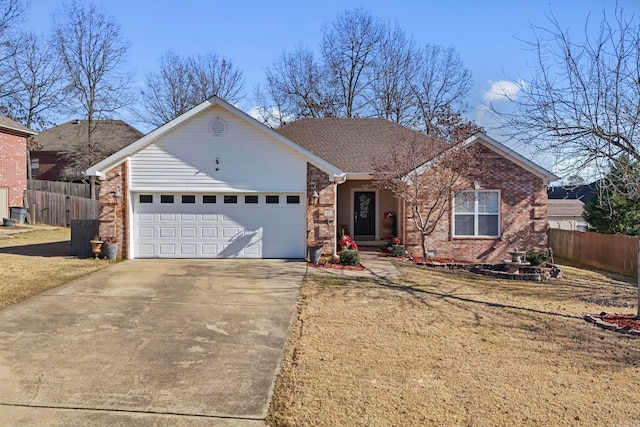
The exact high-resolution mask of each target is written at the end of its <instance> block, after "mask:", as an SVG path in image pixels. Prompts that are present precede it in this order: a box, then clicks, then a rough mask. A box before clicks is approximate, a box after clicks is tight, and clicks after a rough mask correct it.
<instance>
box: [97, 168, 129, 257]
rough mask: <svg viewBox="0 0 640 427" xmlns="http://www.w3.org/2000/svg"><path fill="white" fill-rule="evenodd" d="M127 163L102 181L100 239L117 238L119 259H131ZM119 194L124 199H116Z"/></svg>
mask: <svg viewBox="0 0 640 427" xmlns="http://www.w3.org/2000/svg"><path fill="white" fill-rule="evenodd" d="M127 169H128V168H127V162H124V163H123V164H121V165H119V166H116V167H114V168H113V169H111V170H109V171H108V172H107V173H106V177H105V179H104V180H102V181H100V195H99V198H98V200H99V202H100V214H99V217H98V218H99V221H100V237H102V238H104V237H114V236H115V237H116V241H117V242H118V258H124V259H128V258H129V248H128V246H129V242H128V238H127V236H128V233H127V231H128V230H129V211H128V209H127V206H128V205H129V200H128V197H129V187H128V180H127ZM116 192H119V193H120V194H122V197H120V198H116V197H115V194H116Z"/></svg>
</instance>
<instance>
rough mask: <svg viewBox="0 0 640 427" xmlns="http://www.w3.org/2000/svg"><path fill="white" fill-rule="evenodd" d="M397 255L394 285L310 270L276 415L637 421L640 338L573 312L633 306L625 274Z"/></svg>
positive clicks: (486, 422)
mask: <svg viewBox="0 0 640 427" xmlns="http://www.w3.org/2000/svg"><path fill="white" fill-rule="evenodd" d="M398 265H399V269H400V270H401V272H402V280H399V281H398V283H395V284H390V283H387V284H377V283H374V282H372V281H368V280H362V279H361V280H348V279H340V278H319V277H307V279H306V281H305V283H304V286H303V288H302V292H301V296H300V303H299V313H298V318H297V320H296V321H295V323H294V325H293V327H292V330H291V333H290V337H289V345H288V348H287V351H286V355H285V360H284V361H283V366H282V372H281V375H280V377H279V379H278V383H277V385H276V389H275V392H274V399H273V401H272V407H271V411H270V415H269V422H270V423H271V424H272V425H277V426H298V425H319V426H323V425H324V426H337V425H340V426H364V425H371V426H398V425H403V426H404V425H406V426H409V425H438V426H514V425H522V426H524V425H553V426H557V425H571V426H576V425H578V426H580V425H584V426H594V425H598V426H621V425H629V426H631V425H640V400H638V399H637V396H636V395H637V391H638V390H639V389H640V368H639V366H638V364H639V363H640V338H632V337H629V336H627V335H621V334H616V333H613V332H610V331H605V330H602V329H600V328H597V327H595V326H594V325H592V324H588V323H586V322H585V321H583V320H582V319H581V316H582V315H583V314H585V313H591V312H596V313H597V312H600V311H609V312H612V311H620V312H632V313H633V312H635V310H636V308H635V302H636V287H635V286H634V285H633V284H632V283H631V282H630V281H629V280H630V279H625V278H621V277H614V276H611V275H606V274H603V273H597V272H591V271H587V270H581V269H577V268H572V267H564V276H565V278H564V279H562V280H561V281H558V282H549V283H532V282H514V281H501V280H491V279H488V278H480V277H478V276H475V275H472V274H470V273H466V272H447V271H439V270H431V269H425V268H420V267H414V266H412V265H409V264H405V263H399V264H398Z"/></svg>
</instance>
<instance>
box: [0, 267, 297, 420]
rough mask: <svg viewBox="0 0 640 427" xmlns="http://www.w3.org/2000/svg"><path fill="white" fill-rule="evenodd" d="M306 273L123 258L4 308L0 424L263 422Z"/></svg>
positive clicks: (292, 269)
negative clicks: (99, 269)
mask: <svg viewBox="0 0 640 427" xmlns="http://www.w3.org/2000/svg"><path fill="white" fill-rule="evenodd" d="M96 262H100V261H96ZM304 273H305V264H304V262H287V261H282V260H135V261H126V262H122V263H119V264H116V265H114V266H112V267H109V268H107V269H104V270H101V271H98V272H96V273H94V274H91V275H90V276H86V277H84V278H81V279H79V280H76V281H74V282H71V283H69V284H67V285H64V286H62V287H60V288H57V289H53V290H51V291H48V292H45V293H43V294H41V295H38V296H36V297H34V298H31V299H29V300H28V301H25V302H23V303H20V304H16V305H14V306H10V307H7V308H6V309H4V310H0V419H1V420H2V424H3V425H47V426H49V425H154V426H156V425H167V426H173V425H189V426H191V425H193V426H201V425H202V426H205V425H215V426H254V425H264V422H263V421H262V420H263V419H264V417H265V416H266V413H267V410H268V405H269V400H270V397H271V391H272V388H273V384H274V380H275V375H276V373H277V370H278V367H279V363H280V360H281V357H282V352H283V348H284V344H285V341H286V336H287V331H288V328H289V325H290V323H291V320H292V318H293V315H294V312H295V305H296V300H297V297H298V292H299V288H300V283H301V280H302V277H303V275H304ZM43 280H46V277H43Z"/></svg>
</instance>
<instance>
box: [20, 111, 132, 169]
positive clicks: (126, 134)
mask: <svg viewBox="0 0 640 427" xmlns="http://www.w3.org/2000/svg"><path fill="white" fill-rule="evenodd" d="M92 126H93V131H92V135H91V138H92V139H93V141H94V142H95V143H96V144H98V145H100V149H101V151H102V152H104V153H105V155H104V157H107V156H109V155H111V154H113V153H115V152H116V151H118V150H120V149H121V148H123V147H126V146H127V145H129V144H131V143H132V142H133V141H137V140H138V139H140V137H142V135H143V133H142V132H140V131H139V130H138V129H136V128H134V127H133V126H131V125H130V124H128V123H126V122H124V121H122V120H94V121H93V123H92ZM88 130H89V122H88V121H87V120H72V121H69V122H66V123H63V124H61V125H58V126H54V127H52V128H50V129H47V130H44V131H42V132H40V133H39V134H38V135H37V136H35V137H34V138H33V142H34V144H33V145H34V146H35V149H32V150H31V151H30V153H29V154H30V161H31V164H30V167H31V177H32V178H33V179H41V180H45V181H61V180H64V178H65V169H66V168H67V166H69V165H70V161H69V153H70V152H71V153H72V152H73V149H74V147H78V146H79V145H80V144H82V142H83V141H85V140H86V139H87V134H88Z"/></svg>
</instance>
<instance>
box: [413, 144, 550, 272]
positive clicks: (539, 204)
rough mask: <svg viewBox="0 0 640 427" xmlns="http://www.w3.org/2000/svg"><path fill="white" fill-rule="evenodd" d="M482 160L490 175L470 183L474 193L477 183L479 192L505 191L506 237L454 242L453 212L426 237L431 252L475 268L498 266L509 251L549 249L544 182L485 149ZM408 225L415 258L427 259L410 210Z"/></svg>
mask: <svg viewBox="0 0 640 427" xmlns="http://www.w3.org/2000/svg"><path fill="white" fill-rule="evenodd" d="M480 156H482V159H483V164H484V165H485V166H486V168H487V170H489V171H488V172H485V173H482V174H478V175H477V176H472V177H469V179H468V180H467V184H468V188H469V189H470V190H471V189H473V185H474V184H473V183H474V182H477V183H478V184H479V188H477V189H479V190H500V195H501V204H500V231H501V236H500V237H498V238H454V237H453V230H452V227H451V224H452V221H453V218H452V212H451V209H449V211H448V212H447V214H446V215H445V217H444V218H442V220H441V221H440V222H439V223H438V225H437V228H436V231H435V232H434V233H433V234H432V235H430V236H427V238H426V242H427V244H426V246H427V249H435V250H437V255H438V256H439V257H448V258H455V259H460V260H467V261H472V262H499V261H501V260H503V259H506V258H508V255H507V251H508V250H510V249H513V248H515V247H516V246H518V249H525V250H529V249H534V248H542V247H544V246H545V243H546V230H547V191H546V187H545V185H544V184H543V182H542V179H540V178H538V177H537V176H535V175H533V174H531V173H529V172H528V171H526V170H524V169H522V168H521V167H519V166H518V165H516V164H515V163H513V162H511V161H509V160H507V159H505V158H504V157H502V156H500V155H499V154H497V153H495V152H494V151H492V150H490V149H488V148H486V147H482V148H481V150H480ZM405 221H406V236H407V237H406V242H405V246H406V248H407V250H408V251H409V252H412V253H413V254H414V255H416V256H422V249H421V248H420V236H419V233H418V231H417V230H416V227H415V226H414V224H413V221H412V219H411V217H410V213H409V212H408V209H407V210H406V213H405ZM524 242H526V243H524ZM522 246H525V247H524V248H522Z"/></svg>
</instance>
